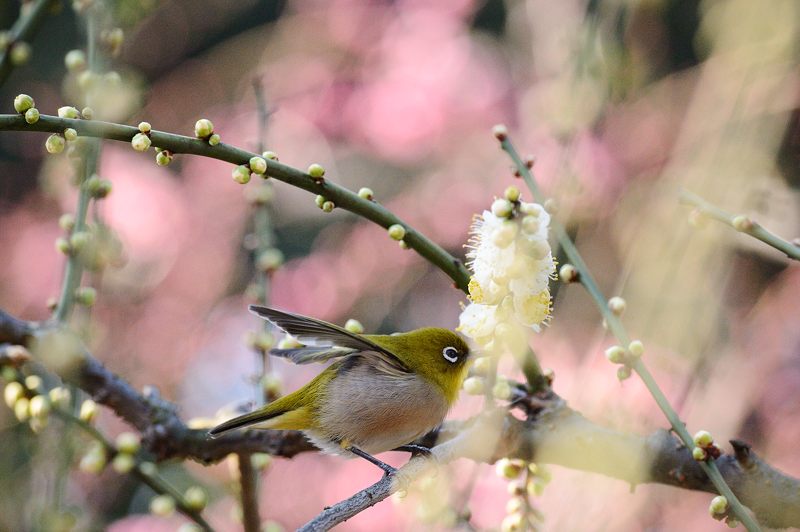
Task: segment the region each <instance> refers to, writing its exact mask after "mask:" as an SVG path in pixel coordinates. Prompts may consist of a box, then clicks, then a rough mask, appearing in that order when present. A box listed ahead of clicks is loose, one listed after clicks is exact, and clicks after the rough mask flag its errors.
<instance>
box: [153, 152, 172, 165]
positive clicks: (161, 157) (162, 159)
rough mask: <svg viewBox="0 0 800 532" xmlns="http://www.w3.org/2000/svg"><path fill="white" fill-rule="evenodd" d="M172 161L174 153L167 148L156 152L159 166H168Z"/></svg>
mask: <svg viewBox="0 0 800 532" xmlns="http://www.w3.org/2000/svg"><path fill="white" fill-rule="evenodd" d="M171 162H172V153H170V152H169V151H167V150H161V151H160V152H158V153H157V154H156V164H157V165H158V166H167V165H168V164H169V163H171Z"/></svg>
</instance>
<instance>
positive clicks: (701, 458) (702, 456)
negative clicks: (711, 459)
mask: <svg viewBox="0 0 800 532" xmlns="http://www.w3.org/2000/svg"><path fill="white" fill-rule="evenodd" d="M692 458H694V459H695V460H697V461H698V462H705V461H706V459H707V458H708V453H707V452H706V451H705V449H702V448H700V447H695V448H694V449H692Z"/></svg>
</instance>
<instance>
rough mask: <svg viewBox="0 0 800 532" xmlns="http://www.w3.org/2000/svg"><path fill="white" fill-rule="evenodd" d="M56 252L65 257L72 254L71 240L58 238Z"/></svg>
mask: <svg viewBox="0 0 800 532" xmlns="http://www.w3.org/2000/svg"><path fill="white" fill-rule="evenodd" d="M56 250H57V251H58V252H59V253H63V254H64V255H69V254H71V253H72V248H71V247H70V245H69V240H67V239H66V238H62V237H59V238H56Z"/></svg>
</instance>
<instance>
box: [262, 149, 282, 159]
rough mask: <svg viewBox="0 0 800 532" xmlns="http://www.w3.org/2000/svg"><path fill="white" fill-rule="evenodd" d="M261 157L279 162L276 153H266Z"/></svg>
mask: <svg viewBox="0 0 800 532" xmlns="http://www.w3.org/2000/svg"><path fill="white" fill-rule="evenodd" d="M261 156H262V157H263V158H264V159H268V160H270V161H277V160H278V154H277V153H275V152H274V151H265V152H264V153H262V154H261Z"/></svg>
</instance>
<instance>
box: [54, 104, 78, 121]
mask: <svg viewBox="0 0 800 532" xmlns="http://www.w3.org/2000/svg"><path fill="white" fill-rule="evenodd" d="M58 117H59V118H72V119H75V118H80V117H81V113H80V112H79V111H78V110H77V109H75V108H74V107H72V106H71V105H65V106H64V107H59V108H58Z"/></svg>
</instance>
